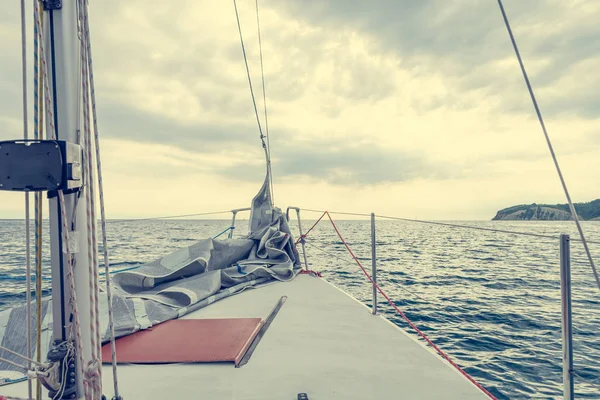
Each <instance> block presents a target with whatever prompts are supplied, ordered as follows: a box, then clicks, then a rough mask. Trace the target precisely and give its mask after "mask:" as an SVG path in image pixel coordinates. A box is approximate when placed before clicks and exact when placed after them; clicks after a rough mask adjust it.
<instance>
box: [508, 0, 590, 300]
mask: <svg viewBox="0 0 600 400" xmlns="http://www.w3.org/2000/svg"><path fill="white" fill-rule="evenodd" d="M498 6H499V7H500V12H501V13H502V18H503V19H504V24H505V25H506V30H507V31H508V35H509V36H510V41H511V42H512V45H513V48H514V50H515V54H516V56H517V59H518V60H519V66H520V67H521V72H522V73H523V78H524V79H525V84H526V85H527V90H528V91H529V96H530V97H531V101H532V102H533V107H534V108H535V113H536V114H537V117H538V121H539V122H540V126H541V127H542V132H543V133H544V137H545V138H546V143H547V144H548V149H549V150H550V155H551V156H552V160H553V161H554V166H555V167H556V172H557V173H558V178H559V179H560V183H561V185H562V188H563V191H564V192H565V196H566V197H567V202H568V203H569V209H570V210H571V215H572V216H573V219H574V220H575V225H577V230H578V231H579V236H580V237H581V242H582V243H583V248H584V249H585V253H586V255H587V258H588V260H589V261H590V266H591V267H592V272H593V274H594V278H596V284H597V285H598V289H600V277H599V276H598V271H596V266H595V265H594V260H593V259H592V254H591V253H590V249H589V248H588V244H587V241H586V240H585V235H584V234H583V229H582V228H581V223H580V222H579V217H578V216H577V211H576V210H575V206H574V205H573V201H571V195H570V194H569V189H567V183H566V182H565V178H564V177H563V174H562V171H561V169H560V165H558V160H557V158H556V154H555V153H554V148H553V146H552V142H551V141H550V136H549V135H548V131H547V130H546V125H545V124H544V119H543V117H542V113H541V111H540V107H539V106H538V103H537V100H536V98H535V94H534V93H533V88H532V86H531V83H530V81H529V77H528V75H527V71H526V70H525V65H524V64H523V59H522V58H521V53H520V52H519V47H518V46H517V42H516V40H515V37H514V35H513V32H512V29H511V27H510V23H509V22H508V17H507V16H506V12H505V11H504V6H503V5H502V0H498Z"/></svg>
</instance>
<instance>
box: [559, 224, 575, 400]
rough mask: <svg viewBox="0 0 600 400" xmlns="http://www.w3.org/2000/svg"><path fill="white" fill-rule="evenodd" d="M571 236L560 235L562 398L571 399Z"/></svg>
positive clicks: (572, 392)
mask: <svg viewBox="0 0 600 400" xmlns="http://www.w3.org/2000/svg"><path fill="white" fill-rule="evenodd" d="M570 241H571V238H570V236H569V235H565V234H561V235H560V298H561V310H562V342H563V398H564V399H565V400H573V399H574V398H575V393H574V390H573V329H572V319H571V250H570V248H569V244H570Z"/></svg>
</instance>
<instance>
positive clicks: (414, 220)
mask: <svg viewBox="0 0 600 400" xmlns="http://www.w3.org/2000/svg"><path fill="white" fill-rule="evenodd" d="M302 210H304V211H310V212H319V213H323V212H327V213H329V214H338V215H354V216H362V217H370V216H371V214H363V213H349V212H340V211H323V210H311V209H308V208H302ZM377 217H378V218H384V219H391V220H397V221H406V222H414V223H418V224H428V225H438V226H447V227H450V228H461V229H473V230H476V231H487V232H496V233H507V234H510V235H521V236H531V237H537V238H543V239H552V240H556V237H555V236H552V235H543V234H540V233H533V232H523V231H511V230H507V229H496V228H485V227H482V226H473V225H461V224H453V223H449V222H437V221H426V220H421V219H413V218H402V217H391V216H387V215H377ZM571 240H573V241H581V240H580V239H577V238H573V239H571ZM587 243H593V244H600V241H594V240H587Z"/></svg>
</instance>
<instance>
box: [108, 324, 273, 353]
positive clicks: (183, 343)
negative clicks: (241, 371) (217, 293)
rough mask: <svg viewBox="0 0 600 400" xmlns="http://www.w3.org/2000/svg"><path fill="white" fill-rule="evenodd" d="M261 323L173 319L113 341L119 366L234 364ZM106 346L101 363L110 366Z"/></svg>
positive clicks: (250, 341) (248, 344)
mask: <svg viewBox="0 0 600 400" xmlns="http://www.w3.org/2000/svg"><path fill="white" fill-rule="evenodd" d="M262 324H263V320H262V319H261V318H223V319H174V320H170V321H166V322H163V323H162V324H158V325H156V326H154V327H152V328H149V329H146V330H143V331H139V332H136V333H134V334H132V335H129V336H124V337H121V338H119V339H117V341H116V343H115V344H116V347H117V362H119V363H145V364H158V363H196V362H221V361H233V362H235V364H236V365H237V364H238V363H239V361H240V360H241V358H242V357H243V355H244V353H245V352H246V350H247V349H248V346H250V344H251V343H252V340H254V338H255V336H256V334H257V333H258V331H259V329H260V328H261V326H262ZM110 360H111V350H110V343H107V344H105V345H104V346H102V362H104V363H110Z"/></svg>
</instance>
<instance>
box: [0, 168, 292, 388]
mask: <svg viewBox="0 0 600 400" xmlns="http://www.w3.org/2000/svg"><path fill="white" fill-rule="evenodd" d="M299 271H300V263H299V257H298V253H297V251H296V247H295V246H294V241H293V238H292V234H291V232H290V228H289V225H288V221H287V219H286V217H285V215H284V214H283V213H282V212H281V210H280V209H279V208H275V207H273V206H272V204H271V196H270V187H269V177H268V175H267V177H266V179H265V182H264V184H263V186H262V187H261V190H260V191H259V193H258V194H257V195H256V196H255V197H254V199H253V200H252V211H251V215H250V232H249V233H248V235H247V236H246V237H244V238H242V239H225V240H215V239H203V240H200V241H199V242H197V243H194V244H192V245H191V246H188V247H185V248H182V249H179V250H176V251H174V252H173V253H170V254H167V255H166V256H164V257H161V258H159V259H157V260H154V261H152V262H149V263H147V264H144V265H141V266H140V267H139V268H137V269H135V270H130V271H125V272H121V273H117V274H115V275H113V277H112V282H113V286H114V295H113V301H112V306H113V312H114V322H115V334H116V336H117V337H120V336H124V335H128V334H131V333H134V332H137V331H139V330H142V329H147V328H149V327H151V326H154V325H156V324H159V323H161V322H164V321H167V320H170V319H174V318H178V317H180V316H182V315H185V314H186V313H189V312H191V311H194V310H197V309H199V308H202V307H206V306H208V305H209V304H211V303H214V302H215V301H218V300H220V299H223V298H225V297H228V296H231V295H234V294H236V293H239V292H241V291H242V290H244V289H246V288H248V287H257V286H260V285H261V284H264V283H266V282H269V281H274V280H278V281H287V280H291V279H293V278H294V277H295V276H296V275H297V273H298V272H299ZM99 300H100V315H101V326H102V331H103V332H105V334H104V335H103V341H105V342H106V341H108V340H109V339H110V337H109V332H108V303H107V298H106V296H105V294H104V293H101V294H100V299H99ZM43 313H44V315H43V324H42V348H43V349H44V350H43V351H44V352H45V351H46V349H47V348H48V345H49V343H50V342H51V339H52V337H51V327H52V307H49V299H45V300H44V306H43ZM32 314H34V313H32ZM24 315H25V307H24V306H22V307H16V308H13V309H10V310H6V311H4V312H1V313H0V340H1V342H2V346H4V347H7V348H9V349H11V350H13V351H16V352H19V353H21V354H25V351H26V340H25V336H26V334H25V332H26V324H25V318H23V316H24ZM32 317H33V315H32ZM33 321H34V319H33V318H32V324H31V325H32V326H34V325H35V324H34V323H33ZM35 337H36V336H35V333H34V334H33V342H34V344H33V345H34V346H35ZM0 357H1V358H4V359H8V360H10V361H14V362H17V363H19V364H22V362H21V360H20V359H18V358H17V357H16V356H13V355H11V354H9V353H7V352H4V351H0ZM3 370H5V371H15V370H18V369H17V367H15V366H13V365H11V364H9V363H5V362H3V361H0V379H1V378H2V373H1V371H3Z"/></svg>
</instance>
